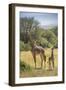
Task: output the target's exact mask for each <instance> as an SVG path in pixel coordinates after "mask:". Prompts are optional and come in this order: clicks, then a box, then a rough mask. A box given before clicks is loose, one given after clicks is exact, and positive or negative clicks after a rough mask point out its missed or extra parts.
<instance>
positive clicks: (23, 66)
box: [20, 60, 32, 71]
mask: <svg viewBox="0 0 66 90" xmlns="http://www.w3.org/2000/svg"><path fill="white" fill-rule="evenodd" d="M30 70H32V68H31V67H30V66H29V65H27V64H26V63H25V62H24V61H21V60H20V71H30Z"/></svg>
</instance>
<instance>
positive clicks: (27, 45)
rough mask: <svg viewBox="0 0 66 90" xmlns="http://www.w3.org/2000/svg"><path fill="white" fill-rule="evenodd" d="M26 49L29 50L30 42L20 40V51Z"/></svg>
mask: <svg viewBox="0 0 66 90" xmlns="http://www.w3.org/2000/svg"><path fill="white" fill-rule="evenodd" d="M28 50H31V46H30V44H29V43H24V42H23V41H20V51H28Z"/></svg>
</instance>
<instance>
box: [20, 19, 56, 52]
mask: <svg viewBox="0 0 66 90" xmlns="http://www.w3.org/2000/svg"><path fill="white" fill-rule="evenodd" d="M32 41H36V43H37V44H38V45H41V46H43V47H44V48H45V47H47V48H48V47H54V48H57V47H58V28H57V27H54V28H51V29H48V30H44V28H41V27H40V25H39V22H38V21H36V20H35V19H34V18H27V17H24V18H21V19H20V51H24V50H25V51H27V50H31V45H30V43H31V42H32Z"/></svg>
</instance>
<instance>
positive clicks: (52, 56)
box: [49, 48, 54, 69]
mask: <svg viewBox="0 0 66 90" xmlns="http://www.w3.org/2000/svg"><path fill="white" fill-rule="evenodd" d="M53 51H54V48H52V49H51V57H49V69H51V63H52V66H53V69H54V53H53Z"/></svg>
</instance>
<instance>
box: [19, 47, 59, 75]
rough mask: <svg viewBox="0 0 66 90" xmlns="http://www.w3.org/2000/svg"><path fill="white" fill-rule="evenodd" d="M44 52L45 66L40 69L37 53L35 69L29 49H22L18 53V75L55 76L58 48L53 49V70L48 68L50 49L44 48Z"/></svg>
mask: <svg viewBox="0 0 66 90" xmlns="http://www.w3.org/2000/svg"><path fill="white" fill-rule="evenodd" d="M45 54H46V57H47V59H46V68H44V64H43V68H42V69H40V67H41V59H40V56H39V55H37V57H36V61H37V69H35V65H34V60H33V57H32V53H31V51H22V52H21V54H20V77H40V76H56V75H57V72H58V71H57V70H58V50H57V49H54V61H55V62H54V63H55V68H54V70H49V64H48V58H49V57H50V56H51V49H50V48H46V49H45Z"/></svg>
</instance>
